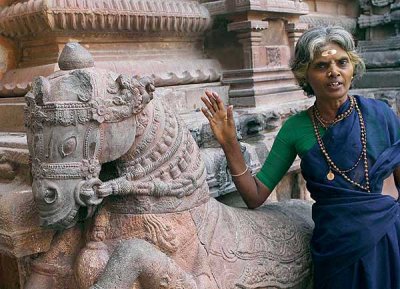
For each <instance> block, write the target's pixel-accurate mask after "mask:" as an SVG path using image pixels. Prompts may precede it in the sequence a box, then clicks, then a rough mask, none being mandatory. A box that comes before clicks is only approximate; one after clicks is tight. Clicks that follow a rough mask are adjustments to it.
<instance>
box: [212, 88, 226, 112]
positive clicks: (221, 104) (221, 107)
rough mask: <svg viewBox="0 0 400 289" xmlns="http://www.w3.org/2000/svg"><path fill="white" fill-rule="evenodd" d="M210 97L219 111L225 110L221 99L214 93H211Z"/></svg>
mask: <svg viewBox="0 0 400 289" xmlns="http://www.w3.org/2000/svg"><path fill="white" fill-rule="evenodd" d="M212 96H213V98H214V100H215V103H216V104H217V107H218V109H219V110H225V105H224V102H223V101H222V99H221V97H220V96H219V95H218V93H216V92H212Z"/></svg>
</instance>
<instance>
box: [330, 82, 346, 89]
mask: <svg viewBox="0 0 400 289" xmlns="http://www.w3.org/2000/svg"><path fill="white" fill-rule="evenodd" d="M342 84H343V83H341V82H339V81H335V82H330V83H328V87H332V88H336V87H339V86H341V85H342Z"/></svg>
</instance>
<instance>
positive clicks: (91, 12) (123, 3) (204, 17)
mask: <svg viewBox="0 0 400 289" xmlns="http://www.w3.org/2000/svg"><path fill="white" fill-rule="evenodd" d="M210 24H211V19H210V16H209V13H208V10H207V9H206V8H205V7H203V6H202V5H200V4H199V3H197V2H196V1H182V0H180V1H178V0H169V1H155V0H98V1H83V0H75V1H65V0H49V1H45V0H29V1H27V2H24V3H17V4H14V5H11V6H9V7H6V8H4V9H3V10H1V11H0V33H1V34H3V35H6V36H9V37H17V36H27V35H30V34H32V33H41V32H43V31H46V30H50V31H59V30H72V31H86V32H87V31H102V32H104V31H111V32H154V31H169V32H179V33H202V32H204V31H205V30H206V29H207V28H208V27H209V26H210Z"/></svg>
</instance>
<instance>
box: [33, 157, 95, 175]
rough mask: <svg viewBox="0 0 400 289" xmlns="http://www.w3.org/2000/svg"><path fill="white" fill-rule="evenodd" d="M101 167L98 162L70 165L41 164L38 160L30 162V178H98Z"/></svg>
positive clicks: (85, 161)
mask: <svg viewBox="0 0 400 289" xmlns="http://www.w3.org/2000/svg"><path fill="white" fill-rule="evenodd" d="M100 170H101V165H100V163H99V161H98V160H96V159H90V160H82V162H70V163H42V162H41V161H40V160H39V159H35V160H33V162H32V176H33V177H34V178H35V179H42V178H44V179H56V180H63V179H82V178H83V179H88V178H93V177H98V175H99V173H100Z"/></svg>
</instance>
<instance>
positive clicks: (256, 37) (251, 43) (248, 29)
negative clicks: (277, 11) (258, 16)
mask: <svg viewBox="0 0 400 289" xmlns="http://www.w3.org/2000/svg"><path fill="white" fill-rule="evenodd" d="M267 28H268V22H267V21H257V20H253V21H252V20H247V21H240V22H233V23H231V24H229V25H228V31H234V32H237V38H238V39H239V42H240V43H241V44H242V47H243V54H244V68H245V69H249V68H253V67H261V66H263V64H264V62H265V54H264V55H263V54H262V52H263V51H262V49H261V48H262V47H261V38H262V31H263V30H265V29H267Z"/></svg>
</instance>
